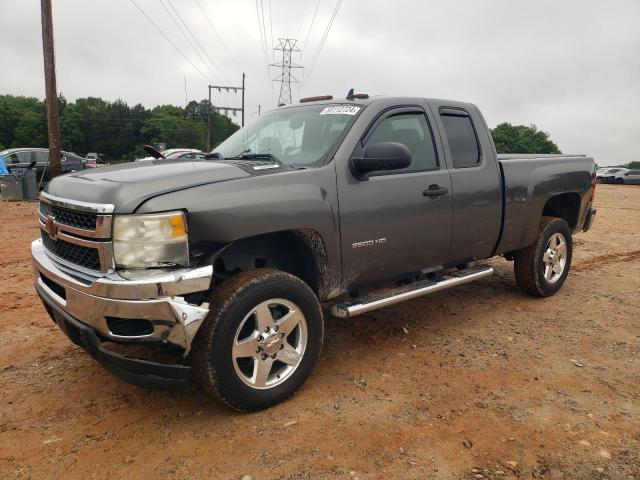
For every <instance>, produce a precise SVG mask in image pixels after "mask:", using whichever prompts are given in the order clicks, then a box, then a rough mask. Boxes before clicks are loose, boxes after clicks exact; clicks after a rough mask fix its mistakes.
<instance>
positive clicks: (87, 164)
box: [82, 157, 98, 168]
mask: <svg viewBox="0 0 640 480" xmlns="http://www.w3.org/2000/svg"><path fill="white" fill-rule="evenodd" d="M82 163H84V168H96V167H97V166H98V160H97V159H95V158H88V157H87V158H85V159H84V161H83V162H82Z"/></svg>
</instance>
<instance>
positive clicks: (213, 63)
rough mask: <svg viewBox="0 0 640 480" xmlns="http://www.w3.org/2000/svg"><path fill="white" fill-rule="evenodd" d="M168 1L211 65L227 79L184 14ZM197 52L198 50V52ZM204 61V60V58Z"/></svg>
mask: <svg viewBox="0 0 640 480" xmlns="http://www.w3.org/2000/svg"><path fill="white" fill-rule="evenodd" d="M167 2H168V3H169V6H170V7H171V9H172V10H173V11H174V12H175V14H176V16H177V17H178V20H180V22H181V23H182V25H183V26H184V28H185V29H186V30H187V32H188V33H189V35H191V38H193V40H194V41H195V42H196V44H197V45H198V47H200V50H201V51H202V53H203V54H204V56H205V57H207V60H209V63H211V65H212V66H213V67H214V68H215V69H216V71H217V72H218V73H219V74H220V76H221V77H222V78H223V79H224V81H225V82H226V81H227V78H226V77H225V76H224V73H222V70H220V68H218V65H216V62H214V61H213V60H212V59H211V57H210V56H209V55H208V54H207V52H206V50H205V49H204V47H203V46H202V44H201V43H200V41H199V40H198V37H197V36H195V35H194V34H193V32H192V31H191V29H190V28H189V26H188V25H187V23H186V22H185V21H184V20H183V18H182V16H181V15H180V13H178V10H176V7H174V6H173V3H171V0H167ZM196 53H197V52H196ZM200 59H202V57H200ZM203 61H204V60H203Z"/></svg>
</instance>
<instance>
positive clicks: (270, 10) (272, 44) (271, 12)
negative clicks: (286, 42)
mask: <svg viewBox="0 0 640 480" xmlns="http://www.w3.org/2000/svg"><path fill="white" fill-rule="evenodd" d="M267 7H268V8H269V30H271V48H273V46H274V43H273V17H272V16H271V15H272V14H273V8H271V0H269V3H268V4H267Z"/></svg>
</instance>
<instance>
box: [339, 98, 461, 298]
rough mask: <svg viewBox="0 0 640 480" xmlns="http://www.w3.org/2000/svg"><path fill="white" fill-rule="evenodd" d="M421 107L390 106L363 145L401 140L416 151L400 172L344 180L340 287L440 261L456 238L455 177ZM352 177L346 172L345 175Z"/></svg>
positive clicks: (358, 152) (390, 276)
mask: <svg viewBox="0 0 640 480" xmlns="http://www.w3.org/2000/svg"><path fill="white" fill-rule="evenodd" d="M429 115H430V113H429V114H428V113H427V112H426V111H425V109H423V108H422V107H418V106H416V107H407V108H400V109H394V110H390V111H387V112H385V113H383V114H381V115H380V116H378V117H377V118H376V119H375V120H374V121H373V123H372V125H371V126H370V127H369V128H368V129H367V131H366V133H365V134H364V136H363V138H362V139H361V141H360V143H359V144H358V146H357V147H356V150H355V151H354V153H353V155H355V156H359V155H361V154H362V150H363V148H364V147H365V146H366V145H369V144H374V143H381V142H398V143H403V144H404V145H406V146H407V147H408V148H409V150H410V151H411V156H412V161H411V164H410V165H409V166H408V167H407V168H405V169H403V170H394V171H385V172H376V173H372V174H370V176H369V178H368V180H363V181H357V180H354V179H353V178H349V179H339V182H338V183H339V202H340V229H341V246H342V259H343V268H342V277H343V286H344V287H345V288H347V289H356V288H358V287H361V286H364V285H366V284H370V283H372V282H376V281H382V280H389V279H393V278H397V277H399V276H402V275H405V274H408V273H411V272H418V271H420V270H423V269H427V268H434V267H438V266H440V265H442V264H443V263H444V261H445V260H446V258H447V254H448V251H449V244H450V241H451V226H452V194H451V180H450V177H449V172H448V171H447V169H446V167H445V165H444V161H443V160H440V158H439V157H440V156H439V155H438V153H437V149H436V146H435V141H434V134H433V130H432V128H431V126H430V120H429ZM347 175H349V173H347Z"/></svg>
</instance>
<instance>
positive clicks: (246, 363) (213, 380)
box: [191, 269, 323, 411]
mask: <svg viewBox="0 0 640 480" xmlns="http://www.w3.org/2000/svg"><path fill="white" fill-rule="evenodd" d="M210 304H211V308H210V311H209V315H208V316H207V319H206V320H205V323H204V325H203V326H202V331H200V332H199V334H198V337H197V338H196V341H195V344H194V347H193V351H192V354H191V357H192V365H193V368H194V372H195V375H196V380H197V381H198V382H199V383H200V385H201V386H202V387H203V389H204V390H205V391H206V392H207V393H210V394H212V395H214V396H215V397H217V398H219V399H220V400H222V401H223V403H225V404H227V405H228V406H230V407H232V408H234V409H236V410H241V411H253V410H261V409H263V408H267V407H270V406H272V405H275V404H276V403H279V402H281V401H283V400H284V399H286V398H287V397H289V396H291V395H292V394H293V393H294V392H295V391H296V390H297V389H298V388H299V387H300V386H301V385H302V384H303V383H304V381H305V380H306V379H307V377H308V376H309V375H310V374H311V371H312V370H313V367H314V366H315V364H316V362H317V360H318V356H319V355H320V349H321V347H322V337H323V319H322V310H321V308H320V304H319V302H318V299H317V298H316V296H315V294H314V293H313V291H312V290H311V289H310V288H309V286H308V285H307V284H306V283H304V282H303V281H302V280H300V279H299V278H297V277H295V276H293V275H290V274H288V273H285V272H282V271H279V270H271V269H256V270H248V271H246V272H242V273H239V274H238V275H235V276H234V277H232V278H230V279H228V280H226V281H225V282H223V283H222V284H221V285H220V286H218V287H217V288H216V289H215V290H214V292H213V293H212V296H211V298H210Z"/></svg>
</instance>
